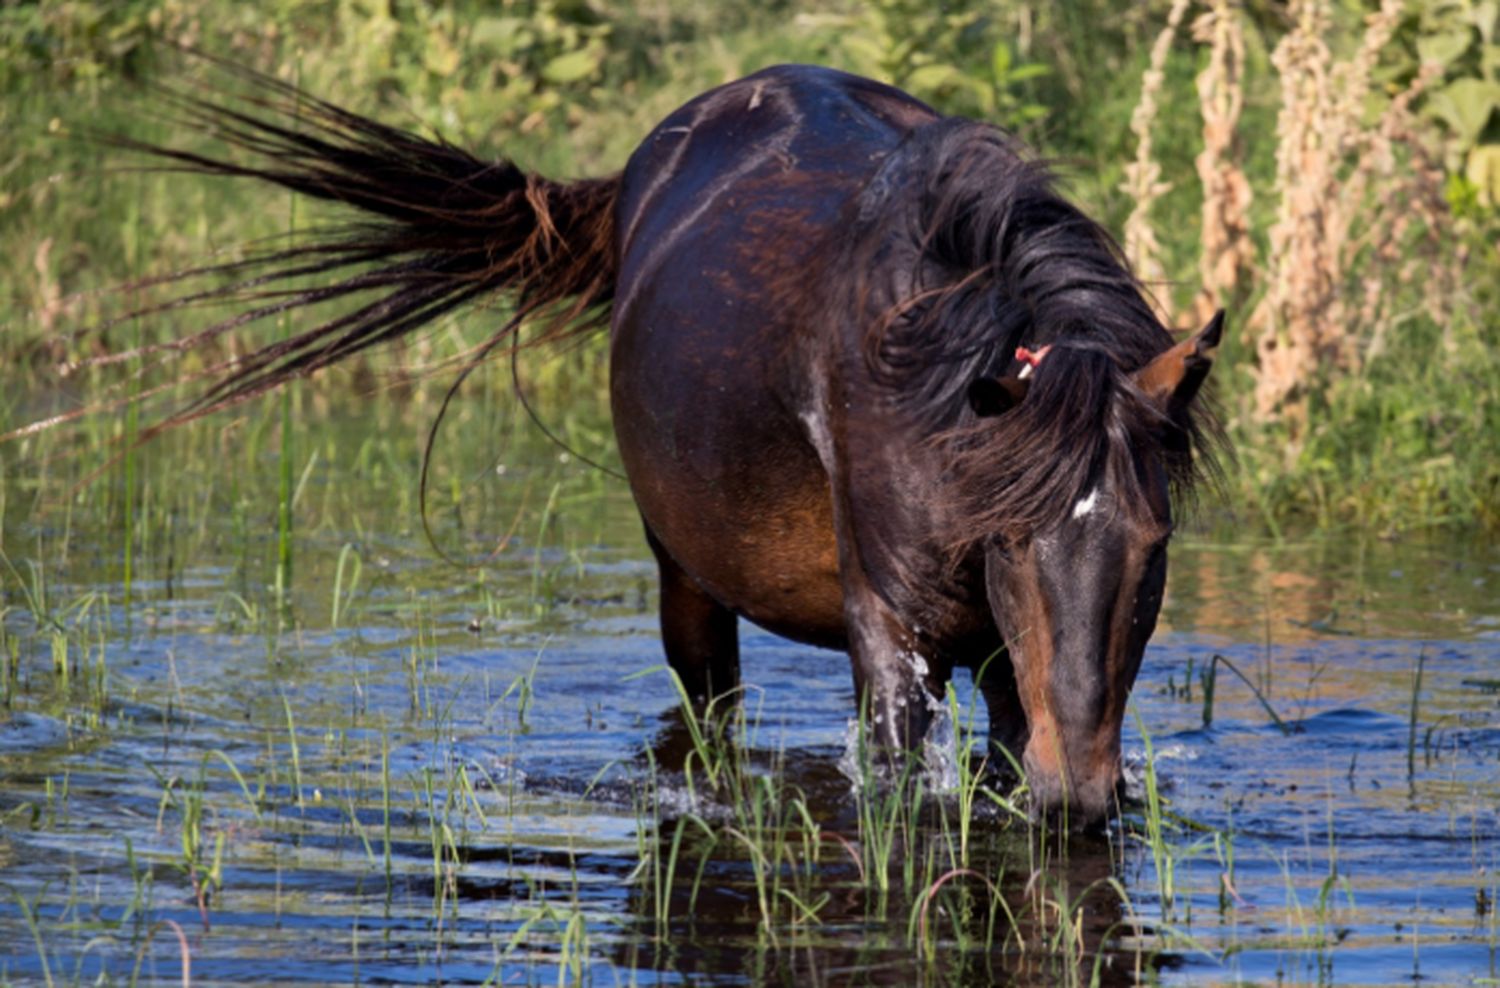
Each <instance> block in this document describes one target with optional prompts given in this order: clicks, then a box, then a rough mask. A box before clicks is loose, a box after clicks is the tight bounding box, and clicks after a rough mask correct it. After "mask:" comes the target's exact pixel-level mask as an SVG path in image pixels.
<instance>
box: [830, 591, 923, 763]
mask: <svg viewBox="0 0 1500 988" xmlns="http://www.w3.org/2000/svg"><path fill="white" fill-rule="evenodd" d="M846 582H847V581H846ZM844 618H845V621H846V623H847V627H848V632H849V658H850V661H851V663H852V665H853V667H854V689H855V693H856V695H857V696H858V699H859V704H860V710H861V711H862V712H864V713H865V714H866V715H867V716H868V717H869V723H870V733H871V736H872V737H873V738H874V741H875V743H876V745H877V746H878V747H880V748H882V749H885V751H886V752H887V753H888V754H889V755H890V756H891V757H892V758H896V757H898V756H899V755H900V754H901V753H903V752H917V751H919V750H920V748H921V744H922V739H923V738H924V737H925V736H926V735H927V729H928V727H930V726H931V724H932V717H933V711H934V710H935V709H936V707H937V703H936V700H937V698H938V697H939V696H940V695H941V690H942V684H943V682H944V681H945V678H946V677H944V676H942V675H941V672H942V670H939V669H937V668H936V664H935V663H934V662H933V661H931V660H930V659H929V657H928V656H926V655H924V654H923V649H922V646H921V644H920V643H919V642H918V640H917V636H916V634H915V633H914V631H913V629H909V628H907V627H906V626H905V625H904V624H903V622H902V621H901V620H900V618H898V617H897V615H896V614H894V613H893V612H892V611H891V608H890V607H889V605H887V604H886V602H885V601H884V600H882V599H881V598H880V597H879V595H877V594H876V593H874V591H872V590H870V589H869V588H868V587H867V586H854V587H850V586H847V585H846V587H845V590H844Z"/></svg>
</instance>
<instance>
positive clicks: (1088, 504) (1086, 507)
mask: <svg viewBox="0 0 1500 988" xmlns="http://www.w3.org/2000/svg"><path fill="white" fill-rule="evenodd" d="M1098 501H1099V489H1098V488H1097V487H1096V488H1095V489H1093V490H1091V491H1089V495H1088V497H1085V498H1081V499H1079V501H1078V503H1077V504H1075V505H1073V517H1074V518H1082V517H1083V516H1084V515H1086V514H1088V513H1089V512H1090V511H1093V510H1094V505H1095V504H1097V503H1098Z"/></svg>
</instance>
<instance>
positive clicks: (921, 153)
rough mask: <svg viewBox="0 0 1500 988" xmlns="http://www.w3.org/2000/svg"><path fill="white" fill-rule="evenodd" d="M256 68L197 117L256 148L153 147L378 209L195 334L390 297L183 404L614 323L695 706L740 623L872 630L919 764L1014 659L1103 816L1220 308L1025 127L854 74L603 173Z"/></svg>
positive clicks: (1029, 745)
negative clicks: (1083, 193)
mask: <svg viewBox="0 0 1500 988" xmlns="http://www.w3.org/2000/svg"><path fill="white" fill-rule="evenodd" d="M255 85H256V86H257V89H256V90H255V93H256V95H254V96H253V97H251V98H249V99H247V100H244V101H242V102H231V103H227V104H226V103H215V104H210V103H206V102H201V101H199V100H197V99H196V98H190V97H181V98H179V100H178V103H177V105H178V107H179V109H180V110H181V111H182V112H183V114H184V115H186V116H187V117H188V118H189V119H192V120H196V121H198V122H201V123H204V124H206V125H208V126H211V127H212V128H213V129H215V130H217V131H218V132H219V133H220V134H221V135H222V136H223V137H224V138H225V139H226V140H228V141H229V142H230V143H231V144H233V145H237V146H238V147H239V148H241V149H242V150H243V151H246V152H249V154H248V155H241V156H239V157H238V158H235V159H228V158H225V159H220V158H215V157H204V156H200V155H197V154H193V153H189V152H184V151H179V150H171V149H157V148H149V149H146V150H150V151H151V152H152V153H154V154H157V155H165V156H167V157H168V158H169V159H171V160H172V161H173V162H175V163H176V165H177V166H180V167H184V168H187V169H190V170H195V171H207V172H211V173H216V174H233V175H247V176H253V177H257V178H260V179H268V180H270V181H273V182H276V183H279V184H280V185H283V186H286V187H289V188H292V189H295V190H297V191H300V192H303V193H306V194H308V195H311V196H316V197H319V198H323V199H329V200H334V201H337V202H340V203H344V204H347V205H350V206H354V207H357V208H358V209H360V210H362V211H363V212H364V213H365V214H366V215H367V219H366V220H365V221H363V222H361V223H359V224H357V225H353V226H350V227H348V228H345V229H341V230H337V231H325V234H326V235H325V236H323V237H321V238H315V239H314V240H313V241H311V242H309V243H308V244H306V245H304V246H300V247H296V248H293V249H290V250H284V251H279V252H275V253H272V254H269V255H266V256H262V257H260V258H257V259H256V260H255V261H254V262H250V263H245V264H242V265H238V266H231V267H229V269H228V270H230V271H231V272H232V273H234V274H237V275H238V276H239V280H238V285H237V287H236V286H232V287H231V288H229V289H209V290H207V291H206V292H204V293H201V294H200V296H199V297H201V295H203V294H207V295H212V294H216V293H217V294H227V293H229V292H232V291H241V292H243V291H245V290H246V289H252V290H257V291H262V292H264V296H263V297H264V298H265V302H264V304H262V305H260V306H259V307H257V308H255V309H253V310H251V311H250V312H248V313H246V314H244V315H242V316H239V317H236V318H235V319H234V320H230V321H228V322H226V323H222V324H219V325H217V326H214V327H210V328H209V329H207V330H205V331H204V332H203V333H202V334H199V335H198V336H196V337H193V338H192V339H190V340H188V341H186V343H187V344H191V343H192V342H196V341H198V340H201V339H206V338H208V337H210V336H212V335H214V334H216V333H219V332H223V331H225V330H228V329H230V328H233V327H234V326H237V325H240V324H242V323H244V322H245V321H248V320H250V319H253V318H258V317H263V316H265V315H268V314H271V313H275V312H280V311H282V310H285V309H288V308H295V307H298V306H303V305H312V304H316V303H320V302H323V301H326V300H330V299H341V298H349V297H354V298H363V299H365V300H366V301H365V302H364V303H363V304H361V305H359V306H357V307H354V308H353V310H352V311H351V312H349V313H348V314H345V315H341V316H338V317H336V318H332V319H329V320H327V321H325V322H323V323H322V324H321V325H318V326H316V327H315V328H313V329H310V330H307V331H306V332H304V333H302V334H301V335H300V336H297V337H294V338H292V339H290V340H287V341H283V342H279V343H276V344H273V345H271V346H268V347H265V348H263V349H261V350H259V351H257V352H255V353H253V354H251V355H250V356H249V357H246V358H242V359H240V360H238V361H236V362H235V364H233V365H232V366H229V367H226V368H224V373H223V375H222V377H221V379H220V380H219V381H218V382H217V383H216V384H215V385H214V386H212V387H211V388H210V389H209V390H208V391H207V393H206V394H205V396H204V397H203V399H202V400H201V401H200V402H199V403H198V404H196V405H195V406H193V407H192V408H190V409H189V410H187V411H186V412H184V413H183V414H182V415H181V416H179V417H178V419H179V420H180V419H182V418H188V417H193V416H196V415H198V414H202V413H203V412H205V411H207V410H210V409H212V408H215V407H219V406H221V405H224V404H227V403H230V402H233V401H237V400H240V399H243V398H245V397H248V396H250V395H253V394H256V393H259V392H261V391H264V390H265V389H267V388H269V387H273V386H275V385H276V384H278V383H279V382H281V381H283V380H285V379H287V378H289V377H292V376H296V375H301V374H306V373H310V372H312V371H314V370H317V369H318V368H320V367H323V366H326V365H328V364H331V363H333V362H335V361H337V360H339V359H341V358H343V357H345V356H347V355H349V354H351V353H354V352H357V351H358V350H360V349H363V348H364V347H366V346H369V345H371V344H373V343H378V342H380V341H383V340H386V339H390V338H393V337H396V336H398V335H400V334H402V333H406V332H409V331H410V330H412V329H414V328H416V327H418V326H420V325H422V324H423V323H425V322H427V321H428V320H431V319H432V318H434V317H436V316H438V315H439V314H441V313H444V312H447V311H449V310H451V309H453V308H454V307H456V306H459V305H461V304H463V303H466V302H468V301H470V300H474V299H479V298H482V297H485V296H487V295H491V294H493V293H496V292H504V293H508V294H509V296H510V297H511V298H512V299H513V300H514V301H515V306H516V309H517V312H518V315H517V316H516V318H515V320H513V321H512V322H511V323H509V324H507V325H506V326H504V327H502V328H501V329H500V330H499V331H498V332H497V333H496V334H495V336H494V338H493V340H492V346H493V345H499V344H500V343H502V342H505V341H507V340H513V339H514V337H515V334H514V330H515V329H516V328H517V326H519V325H520V324H521V322H522V320H530V321H531V322H532V323H534V324H537V325H539V327H540V329H539V336H540V338H542V339H557V338H559V337H561V336H563V335H565V334H568V333H574V332H580V331H583V330H585V329H587V328H588V327H589V326H592V325H598V324H600V323H602V322H604V321H605V320H606V319H607V320H608V323H609V327H610V334H611V361H612V366H611V382H610V394H611V399H612V405H613V411H614V424H615V432H616V435H617V437H618V440H619V447H620V454H621V456H622V458H623V460H624V463H625V467H626V470H627V472H628V474H629V479H630V485H631V488H632V490H633V491H634V493H635V498H636V502H637V504H638V505H639V507H640V512H641V516H642V518H643V519H644V521H645V526H646V533H647V538H648V540H649V542H650V545H651V549H652V551H653V552H654V553H655V555H656V559H657V561H658V563H659V565H660V570H661V625H662V638H663V643H664V645H665V649H666V654H667V658H668V661H669V662H670V664H671V666H672V668H673V669H675V670H676V671H677V673H678V674H679V675H680V676H681V678H682V681H683V682H684V684H685V685H686V686H687V688H688V690H690V691H691V693H692V694H693V695H694V696H695V697H698V698H700V699H702V698H707V697H710V696H713V695H718V694H723V693H725V692H726V691H729V690H731V689H733V688H734V687H735V686H736V684H737V683H738V681H739V652H738V643H737V638H736V621H737V619H738V618H739V617H745V618H748V619H750V620H751V621H754V622H756V623H757V624H760V625H762V626H763V627H766V628H768V629H770V630H772V631H775V632H777V633H779V634H782V635H785V636H787V637H790V638H794V639H796V640H798V641H802V642H808V643H811V644H815V645H820V646H826V647H829V648H836V649H845V650H847V651H848V652H849V655H850V659H851V662H852V664H853V669H854V681H855V684H856V686H857V689H858V693H859V696H860V697H861V701H862V702H863V703H864V704H865V705H866V706H867V709H868V710H869V712H870V716H871V718H872V723H873V730H874V734H875V736H876V738H877V739H878V740H879V741H880V742H882V743H883V744H884V745H885V746H887V747H888V748H889V749H892V750H906V749H911V748H913V747H914V746H915V745H917V744H918V743H919V742H920V740H921V738H922V736H923V734H924V732H925V731H926V729H927V727H928V724H929V721H930V719H931V717H932V713H931V711H932V709H933V707H934V700H935V698H937V697H939V696H940V695H941V691H942V690H943V688H944V684H945V683H946V682H947V681H948V678H949V676H950V673H951V671H952V669H953V667H954V665H955V664H977V663H978V662H979V661H981V660H983V659H985V658H986V657H989V656H991V655H993V654H995V653H999V654H998V656H997V658H996V659H995V660H994V661H993V662H992V663H991V664H990V666H989V668H988V670H987V672H986V674H985V676H984V679H983V682H982V683H981V684H980V686H981V688H982V690H983V693H984V696H985V699H986V703H987V705H988V707H989V710H990V718H991V735H992V738H993V740H994V741H996V742H997V743H999V744H1002V745H1004V746H1006V747H1007V748H1008V750H1009V751H1010V752H1012V753H1014V755H1015V756H1016V757H1017V758H1018V759H1019V760H1020V761H1021V763H1022V764H1023V765H1024V767H1025V769H1026V772H1027V777H1028V780H1029V783H1030V788H1031V793H1032V796H1033V799H1034V803H1035V806H1036V807H1037V808H1038V809H1039V810H1041V811H1054V810H1058V809H1061V808H1064V807H1068V808H1070V811H1071V813H1072V815H1073V819H1074V820H1075V821H1084V820H1095V819H1098V818H1100V817H1102V816H1103V815H1104V814H1105V813H1106V812H1107V811H1108V809H1109V807H1110V805H1111V801H1112V798H1113V795H1114V793H1115V790H1116V785H1117V781H1118V779H1119V776H1120V725H1121V720H1122V717H1123V714H1124V710H1125V703H1126V697H1127V694H1128V693H1129V691H1130V687H1131V684H1132V683H1133V681H1134V679H1135V676H1136V671H1137V669H1138V667H1139V665H1140V662H1141V657H1142V653H1143V651H1144V649H1145V647H1146V641H1147V639H1148V638H1149V637H1150V635H1151V632H1152V629H1153V627H1154V626H1155V623H1156V617H1157V612H1158V609H1159V607H1160V605H1161V597H1162V587H1163V583H1164V581H1165V579H1166V544H1167V539H1168V537H1169V535H1170V534H1171V531H1172V509H1171V499H1170V497H1169V491H1170V489H1171V488H1172V487H1173V486H1174V485H1175V486H1176V487H1177V488H1178V489H1179V490H1185V489H1187V488H1188V487H1190V486H1191V485H1192V483H1193V481H1194V479H1195V477H1196V476H1197V475H1198V473H1199V472H1201V469H1202V467H1203V465H1204V455H1203V452H1202V450H1201V446H1202V443H1201V439H1200V437H1201V435H1202V434H1203V433H1204V431H1205V428H1204V423H1205V421H1206V419H1205V417H1204V416H1203V414H1202V413H1195V397H1196V395H1197V393H1198V390H1199V386H1200V385H1201V384H1202V383H1203V380H1204V377H1205V376H1206V374H1207V373H1208V370H1209V367H1210V364H1211V361H1212V355H1213V351H1214V348H1215V346H1216V344H1217V343H1218V340H1219V334H1220V329H1221V323H1222V319H1221V318H1219V317H1216V318H1215V319H1214V320H1213V322H1212V323H1211V324H1210V325H1209V326H1208V327H1207V328H1206V329H1204V330H1203V331H1201V332H1199V333H1198V334H1196V335H1194V336H1192V337H1191V338H1189V339H1187V340H1185V341H1184V342H1181V343H1178V344H1176V345H1175V346H1174V345H1173V341H1172V338H1171V336H1170V335H1169V334H1168V332H1167V331H1166V330H1165V329H1164V328H1163V327H1162V325H1161V324H1160V322H1159V321H1158V320H1157V318H1156V317H1155V316H1154V315H1153V314H1152V310H1151V308H1150V307H1149V306H1148V305H1147V303H1146V302H1145V301H1144V300H1143V297H1142V291H1141V288H1140V286H1139V285H1138V284H1137V282H1136V281H1135V280H1134V279H1133V278H1132V277H1131V275H1130V274H1129V272H1128V271H1127V270H1126V268H1125V266H1124V265H1123V264H1122V262H1121V259H1120V256H1119V252H1118V250H1117V248H1116V247H1115V246H1114V244H1113V242H1112V241H1111V239H1110V238H1109V237H1108V235H1107V234H1106V233H1105V232H1104V231H1103V230H1102V229H1101V228H1100V227H1099V226H1097V225H1096V224H1095V223H1093V222H1092V221H1090V220H1089V219H1087V218H1086V217H1085V216H1084V215H1083V214H1082V213H1080V212H1079V211H1078V210H1077V209H1076V208H1074V207H1073V206H1071V205H1070V204H1068V203H1067V202H1066V201H1064V200H1063V199H1062V198H1060V197H1059V196H1058V194H1057V193H1056V192H1055V191H1054V189H1053V186H1052V181H1051V178H1050V176H1049V174H1048V173H1047V171H1046V170H1045V169H1044V168H1043V167H1041V166H1039V165H1038V164H1036V163H1035V162H1033V161H1031V160H1029V159H1028V158H1027V157H1026V156H1025V155H1024V154H1023V153H1022V152H1021V151H1020V149H1019V148H1018V147H1017V146H1016V145H1015V144H1014V143H1013V142H1012V141H1011V140H1010V139H1008V138H1007V137H1006V136H1005V135H1004V134H1003V133H1001V132H1000V131H998V130H996V129H994V128H992V127H990V126H987V125H984V124H980V123H975V122H972V121H968V120H963V119H955V118H949V117H943V116H941V115H939V114H938V113H936V112H934V111H933V110H932V109H930V108H928V107H927V106H925V105H923V104H922V103H919V102H918V101H916V100H914V99H912V98H911V97H909V96H907V95H905V94H903V93H901V92H899V91H898V90H895V89H892V88H890V87H888V86H884V85H880V84H878V83H875V82H870V81H868V80H864V79H859V78H855V77H853V76H849V75H845V74H842V73H839V72H834V71H829V70H825V69H817V68H808V67H779V68H772V69H767V70H766V71H763V72H760V73H757V74H756V75H753V76H750V77H749V78H746V79H743V80H740V81H738V82H734V83H731V84H729V85H726V86H722V87H720V88H718V89H715V90H713V91H711V92H709V93H706V94H704V95H703V96H700V97H698V98H697V99H695V100H693V101H692V102H691V103H689V104H687V105H686V106H684V107H683V108H682V109H680V110H678V111H677V112H676V113H674V114H672V115H671V116H670V117H668V118H667V119H666V120H665V121H663V122H662V124H661V125H660V126H658V127H657V128H656V129H655V130H654V131H652V133H651V134H650V135H649V136H647V138H646V139H645V141H644V142H643V143H642V144H641V146H640V148H639V149H638V150H637V151H636V152H635V154H634V155H632V157H631V159H630V162H629V164H628V165H627V166H626V168H625V171H624V172H623V173H622V174H621V175H619V176H617V177H614V178H610V179H605V180H596V181H584V182H577V183H557V182H552V181H548V180H545V179H541V178H538V177H536V176H531V175H526V174H524V173H522V172H521V171H519V170H518V169H517V168H516V167H514V166H513V165H511V164H509V163H507V162H503V161H501V162H484V161H480V160H477V159H475V158H473V157H471V156H469V155H467V154H465V153H464V152H462V151H459V150H457V149H455V148H453V147H452V146H450V145H447V144H443V143H440V142H433V141H429V140H426V139H423V138H419V137H415V136H412V135H410V134H407V133H404V132H400V131H396V130H392V129H389V128H386V127H383V126H381V125H378V124H375V123H373V122H371V121H369V120H366V119H364V118H361V117H358V116H355V115H352V114H349V113H347V112H345V111H343V110H340V109H338V108H336V107H334V106H332V105H329V104H326V103H321V102H318V101H316V100H312V99H310V98H309V97H306V96H304V95H301V94H298V93H295V92H294V91H292V90H290V89H287V88H286V87H282V86H280V85H279V84H277V83H273V82H270V81H267V80H264V79H257V80H256V81H255ZM123 143H129V142H123ZM313 276H322V278H323V282H324V284H325V286H324V287H319V288H315V289H306V290H287V291H280V290H278V289H277V286H279V285H281V284H284V283H285V279H291V278H295V279H298V280H299V283H300V284H303V285H305V284H308V283H309V279H310V278H312V277H313ZM367 293H373V294H367ZM189 297H192V296H189ZM174 345H183V344H174ZM1023 347H1024V348H1029V349H1030V350H1031V351H1032V352H1033V353H1032V354H1028V353H1026V352H1021V348H1023ZM1043 348H1046V349H1043ZM1036 351H1040V352H1041V353H1044V354H1045V356H1044V357H1038V356H1035V355H1034V353H1035V352H1036Z"/></svg>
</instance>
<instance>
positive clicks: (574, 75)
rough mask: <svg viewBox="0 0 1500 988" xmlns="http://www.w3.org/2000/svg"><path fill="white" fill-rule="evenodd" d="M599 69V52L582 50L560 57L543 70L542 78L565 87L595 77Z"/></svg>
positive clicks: (587, 49) (589, 49) (588, 49)
mask: <svg viewBox="0 0 1500 988" xmlns="http://www.w3.org/2000/svg"><path fill="white" fill-rule="evenodd" d="M598 68H599V52H598V51H596V50H594V49H592V48H580V49H578V50H577V51H570V52H567V53H566V54H563V55H559V56H557V57H556V58H554V59H552V61H550V62H548V63H547V64H546V65H545V66H544V67H543V68H542V78H543V79H546V80H547V81H548V82H550V83H554V84H556V85H559V86H565V85H567V84H568V83H570V82H578V81H579V80H581V79H587V78H588V77H589V76H591V75H593V74H594V73H595V72H596V71H598Z"/></svg>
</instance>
